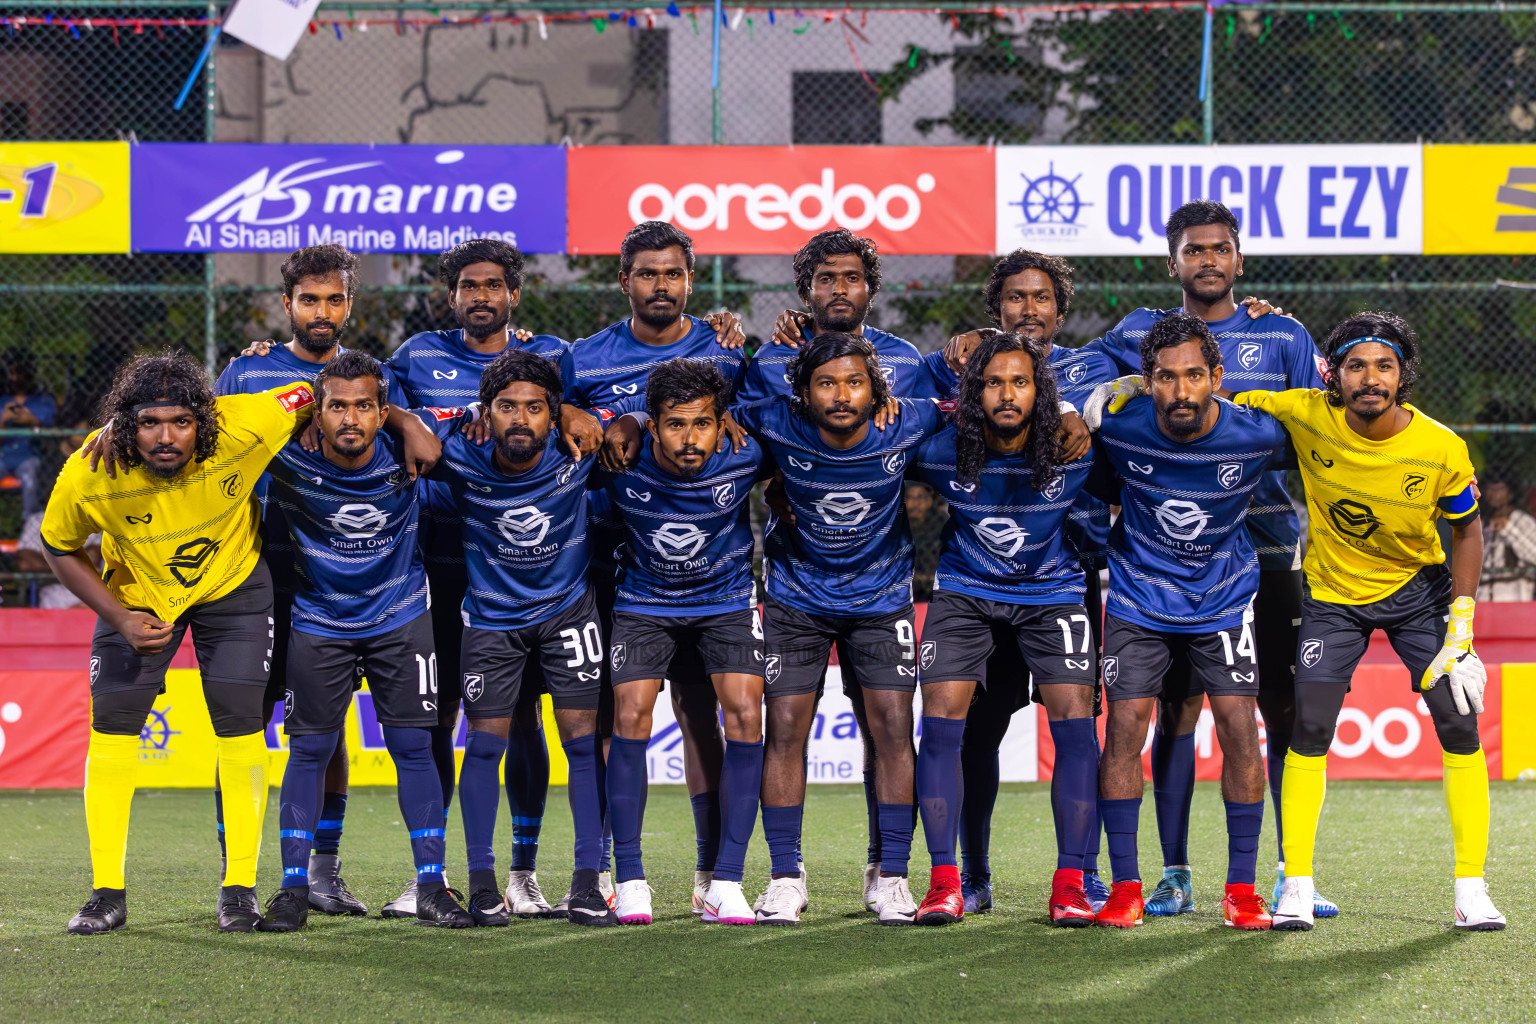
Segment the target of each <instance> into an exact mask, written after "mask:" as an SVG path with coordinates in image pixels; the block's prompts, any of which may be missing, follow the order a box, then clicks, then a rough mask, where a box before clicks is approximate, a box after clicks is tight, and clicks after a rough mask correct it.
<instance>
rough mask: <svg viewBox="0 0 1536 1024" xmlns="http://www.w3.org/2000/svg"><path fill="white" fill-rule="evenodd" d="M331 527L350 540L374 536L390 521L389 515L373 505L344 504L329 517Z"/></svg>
mask: <svg viewBox="0 0 1536 1024" xmlns="http://www.w3.org/2000/svg"><path fill="white" fill-rule="evenodd" d="M329 522H330V524H331V529H333V530H335V531H336V532H337V533H339V534H341V535H342V536H343V537H345V538H347V539H348V540H361V539H363V538H365V537H372V536H374V535H375V534H377V533H378V532H379V531H380V530H382V529H384V527H385V526H386V525H388V523H389V515H388V513H385V512H383V511H381V510H379V509H378V508H376V507H375V506H373V505H343V506H341V508H339V509H337V510H336V513H335V514H334V515H332V516H331V517H330V519H329Z"/></svg>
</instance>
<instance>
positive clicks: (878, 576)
mask: <svg viewBox="0 0 1536 1024" xmlns="http://www.w3.org/2000/svg"><path fill="white" fill-rule="evenodd" d="M734 415H735V417H736V422H738V423H740V424H741V425H742V426H743V427H745V428H746V429H747V430H748V431H749V432H751V434H752V436H753V437H755V438H756V439H757V440H758V441H759V442H760V443H761V444H762V446H763V448H764V449H766V450H767V452H768V454H769V455H771V456H772V457H773V459H774V461H775V462H776V463H777V464H778V467H779V469H781V470H782V471H783V473H784V488H785V491H786V492H787V494H788V497H789V503H790V506H791V507H792V508H793V509H794V513H795V521H794V522H793V523H788V522H783V521H780V520H778V519H777V518H776V517H774V518H770V519H769V522H768V528H767V532H766V535H765V538H764V551H765V554H766V562H767V568H766V571H765V577H766V581H767V590H768V593H769V594H770V595H772V597H773V599H774V600H776V601H778V602H780V603H781V604H785V605H788V606H789V607H792V608H798V609H800V610H801V611H805V612H810V613H812V614H816V615H829V616H836V617H840V618H869V617H874V616H877V615H885V614H888V613H890V612H894V611H898V610H900V609H902V608H905V607H906V606H907V605H908V604H910V603H911V601H912V533H911V531H910V530H909V529H908V527H907V516H906V511H905V509H904V507H903V501H902V499H903V496H904V491H903V479H904V477H905V475H906V469H907V464H908V462H910V461H911V459H912V457H913V456H914V455H915V454H916V451H917V448H918V447H919V446H920V445H921V444H922V443H923V442H924V441H926V440H927V439H928V438H930V437H932V436H933V435H934V434H935V433H937V432H938V431H939V429H940V428H941V427H943V425H944V422H945V415H944V412H943V411H942V409H941V408H940V406H939V403H937V402H935V401H932V400H929V399H918V400H916V401H914V400H912V399H909V398H903V399H901V412H900V415H899V416H898V417H897V420H896V422H895V423H892V424H888V425H887V426H886V428H885V429H884V430H883V431H882V430H876V429H875V427H874V425H873V424H871V425H870V427H869V432H868V434H867V436H865V437H864V439H863V440H861V441H860V442H859V443H858V444H856V445H854V446H853V447H852V448H847V449H838V448H832V447H830V446H828V445H827V444H826V443H825V442H823V441H822V439H821V435H820V433H819V432H818V431H817V429H816V427H815V425H814V424H812V423H811V422H810V421H809V420H808V419H806V418H805V417H804V416H802V415H801V414H800V413H799V412H798V411H796V409H795V406H794V405H793V403H792V402H791V400H790V399H789V398H787V397H784V396H782V395H781V396H778V397H776V398H770V399H768V400H766V401H763V402H756V403H753V404H751V405H744V406H738V407H737V408H736V409H735V410H734Z"/></svg>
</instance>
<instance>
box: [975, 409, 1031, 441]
mask: <svg viewBox="0 0 1536 1024" xmlns="http://www.w3.org/2000/svg"><path fill="white" fill-rule="evenodd" d="M1003 409H1012V410H1015V411H1019V410H1018V407H1017V406H1013V405H1005V406H1001V407H999V408H997V409H993V410H992V412H991V413H984V414H983V415H984V416H985V418H986V422H987V430H988V432H990V433H991V434H992V436H993V437H995V438H997V439H998V440H999V441H1012V440H1013V439H1014V438H1016V437H1018V436H1019V435H1020V434H1022V433H1024V431H1026V430H1028V429H1029V423H1030V420H1031V419H1032V418H1033V417H1031V416H1028V415H1024V416H1021V417H1019V421H1018V422H1017V423H1009V424H1002V423H998V422H997V421H996V420H994V419H993V418H992V416H993V415H994V414H996V413H998V412H1001V411H1002V410H1003Z"/></svg>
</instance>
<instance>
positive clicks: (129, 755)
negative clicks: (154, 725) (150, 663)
mask: <svg viewBox="0 0 1536 1024" xmlns="http://www.w3.org/2000/svg"><path fill="white" fill-rule="evenodd" d="M138 772H139V738H138V737H137V736H113V735H110V734H108V733H104V732H97V731H96V730H94V729H92V730H91V743H90V746H89V747H87V748H86V753H85V828H86V832H87V834H88V835H89V836H90V839H91V876H92V880H91V885H92V886H94V887H95V888H97V889H122V888H124V884H123V859H124V857H125V856H126V854H127V850H128V809H129V807H130V806H131V805H132V804H133V787H134V781H135V778H136V776H137V775H138Z"/></svg>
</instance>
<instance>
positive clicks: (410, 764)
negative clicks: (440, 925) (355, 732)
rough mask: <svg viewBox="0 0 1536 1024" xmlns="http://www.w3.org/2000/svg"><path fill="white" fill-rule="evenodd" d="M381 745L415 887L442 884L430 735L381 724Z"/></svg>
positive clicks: (439, 796) (439, 802)
mask: <svg viewBox="0 0 1536 1024" xmlns="http://www.w3.org/2000/svg"><path fill="white" fill-rule="evenodd" d="M381 729H382V730H383V733H384V746H385V747H386V748H388V750H389V756H390V758H391V759H392V760H393V761H394V762H395V777H396V779H397V780H398V781H397V783H396V795H397V796H398V797H399V799H400V817H401V818H402V819H403V820H404V821H405V828H406V831H407V832H408V833H409V834H410V837H411V858H412V859H413V860H414V861H415V862H416V884H417V885H418V886H422V885H428V886H434V885H438V886H440V885H442V884H443V854H444V842H445V838H444V836H445V833H446V831H447V830H446V829H444V828H443V790H442V786H441V784H440V783H439V780H438V775H437V765H436V764H434V763H433V761H432V736H431V734H430V732H429V731H428V730H426V729H407V728H401V727H399V726H393V725H385V726H381Z"/></svg>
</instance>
